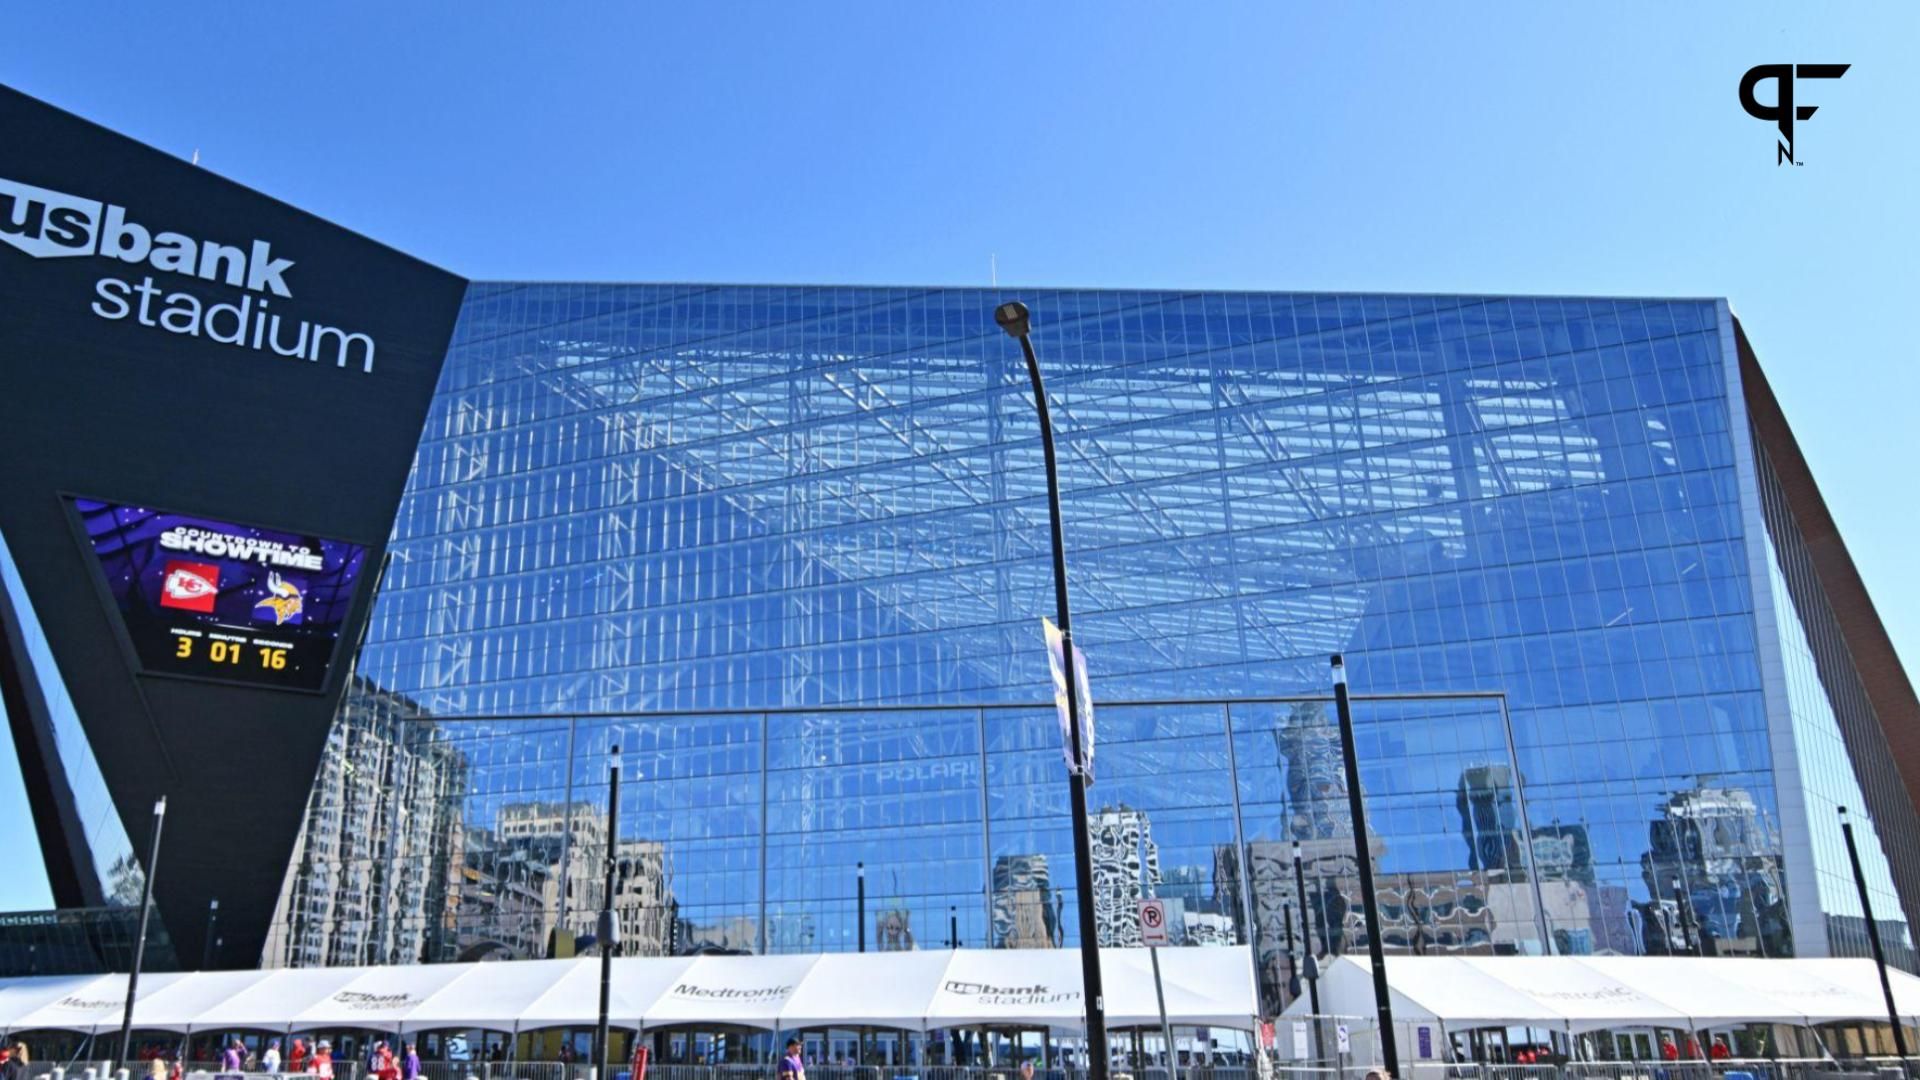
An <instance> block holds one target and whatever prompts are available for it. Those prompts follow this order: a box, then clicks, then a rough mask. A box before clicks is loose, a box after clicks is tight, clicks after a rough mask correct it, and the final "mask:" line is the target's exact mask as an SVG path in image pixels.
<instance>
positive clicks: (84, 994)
mask: <svg viewBox="0 0 1920 1080" xmlns="http://www.w3.org/2000/svg"><path fill="white" fill-rule="evenodd" d="M186 977H187V976H185V975H179V974H171V973H169V974H156V975H148V976H145V977H143V978H142V979H141V980H140V995H139V998H138V999H137V1000H136V1001H135V1003H134V1012H135V1013H136V1014H138V1013H139V1011H140V1002H144V1001H146V1000H147V999H148V998H150V997H152V996H153V995H155V994H157V993H160V992H162V991H164V990H166V989H167V988H168V987H169V986H171V985H172V984H174V983H176V982H178V981H180V980H181V979H184V978H186ZM126 1010H127V980H126V979H125V978H124V977H116V976H113V975H99V976H95V977H94V979H93V980H92V981H91V982H88V983H86V984H85V985H83V986H78V987H74V988H72V989H69V990H68V991H67V992H66V993H65V994H62V995H61V996H60V997H58V998H55V999H54V1000H52V1001H49V1002H46V1003H45V1004H43V1005H41V1006H40V1007H39V1008H37V1009H34V1010H32V1011H31V1012H28V1013H26V1014H25V1015H23V1016H22V1017H21V1018H20V1020H19V1021H18V1022H17V1023H16V1025H15V1026H16V1027H18V1028H20V1029H30V1028H60V1029H64V1030H67V1031H84V1032H87V1033H89V1034H91V1033H93V1032H96V1031H106V1030H108V1029H114V1030H117V1029H118V1028H119V1027H120V1021H121V1020H122V1019H123V1018H124V1017H125V1015H126Z"/></svg>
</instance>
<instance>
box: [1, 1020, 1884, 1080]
mask: <svg viewBox="0 0 1920 1080" xmlns="http://www.w3.org/2000/svg"><path fill="white" fill-rule="evenodd" d="M1289 1034H1290V1033H1289ZM1370 1038H1371V1029H1370V1028H1369V1029H1360V1028H1357V1027H1356V1028H1354V1029H1352V1030H1350V1032H1349V1045H1350V1048H1351V1053H1350V1054H1349V1055H1348V1057H1347V1059H1346V1060H1332V1061H1328V1062H1326V1063H1321V1064H1315V1063H1313V1062H1311V1061H1301V1060H1297V1059H1294V1058H1292V1057H1290V1056H1285V1055H1282V1054H1280V1053H1279V1052H1278V1051H1277V1050H1266V1051H1261V1052H1259V1054H1258V1055H1257V1056H1256V1057H1255V1058H1254V1059H1253V1060H1252V1061H1251V1063H1249V1064H1244V1065H1243V1064H1226V1065H1219V1064H1210V1063H1199V1062H1189V1063H1184V1064H1182V1065H1180V1066H1179V1067H1178V1068H1177V1069H1173V1070H1169V1069H1168V1068H1167V1067H1166V1066H1165V1065H1162V1064H1143V1065H1135V1064H1129V1063H1127V1062H1125V1061H1124V1060H1123V1061H1120V1062H1116V1063H1115V1065H1114V1066H1113V1070H1112V1076H1113V1080H1366V1078H1367V1076H1368V1074H1369V1073H1372V1072H1375V1071H1377V1070H1379V1066H1378V1065H1377V1064H1376V1063H1375V1062H1374V1061H1373V1059H1372V1057H1371V1055H1370V1052H1369V1051H1370V1049H1371V1045H1372V1044H1371V1042H1370ZM1309 1043H1310V1044H1311V1040H1309ZM1325 1045H1326V1048H1327V1051H1328V1056H1329V1057H1330V1058H1337V1057H1338V1054H1337V1051H1336V1046H1337V1044H1336V1041H1335V1036H1334V1035H1333V1034H1332V1033H1330V1032H1329V1033H1327V1034H1326V1038H1325ZM1286 1049H1288V1050H1289V1051H1290V1050H1291V1049H1292V1047H1291V1045H1289V1046H1288V1047H1287V1048H1286ZM1403 1053H1404V1051H1403ZM106 1065H107V1063H106V1062H74V1063H42V1062H35V1063H33V1064H32V1065H31V1066H29V1070H28V1072H27V1080H44V1078H47V1077H49V1076H50V1075H51V1074H52V1072H53V1071H54V1070H55V1069H62V1070H64V1080H83V1077H84V1075H85V1071H86V1069H87V1068H89V1067H92V1068H94V1069H95V1070H96V1072H95V1080H112V1074H111V1073H110V1072H108V1071H107V1070H106V1068H105V1066H106ZM626 1071H627V1066H626V1065H625V1064H624V1063H616V1064H615V1065H614V1066H613V1067H612V1068H611V1069H609V1070H608V1072H607V1074H606V1075H605V1076H601V1077H599V1078H598V1080H617V1077H618V1075H619V1074H620V1073H623V1072H626ZM776 1071H777V1065H776V1063H774V1062H766V1063H764V1064H740V1063H733V1064H717V1065H659V1064H656V1065H649V1066H648V1068H647V1076H646V1080H774V1077H775V1075H776ZM361 1072H362V1066H361V1065H360V1063H358V1062H335V1064H334V1077H335V1080H362V1077H361ZM183 1074H184V1076H185V1077H186V1078H187V1080H213V1078H214V1077H215V1076H231V1075H232V1074H227V1073H222V1072H221V1070H220V1069H219V1063H218V1062H209V1061H192V1062H188V1063H186V1066H185V1068H184V1069H183ZM421 1074H422V1080H589V1078H590V1077H592V1076H593V1075H594V1074H593V1069H592V1066H590V1065H588V1064H585V1063H580V1062H557V1061H526V1062H520V1061H472V1062H464V1061H430V1062H423V1063H422V1066H421ZM272 1075H274V1074H247V1077H248V1080H269V1078H270V1076H272ZM278 1075H281V1076H286V1077H289V1078H292V1077H296V1076H298V1075H299V1074H278ZM1019 1075H1020V1074H1019V1066H1018V1064H1017V1063H1014V1062H1007V1063H1003V1064H997V1065H991V1066H983V1065H809V1066H808V1067H807V1080H1019ZM144 1077H145V1073H144V1071H143V1070H134V1071H133V1072H132V1073H131V1075H130V1077H129V1080H144ZM1034 1077H1035V1080H1086V1076H1085V1072H1084V1070H1083V1069H1080V1068H1063V1067H1061V1066H1058V1065H1056V1066H1053V1067H1051V1068H1039V1067H1036V1068H1035V1070H1034ZM1382 1080H1385V1077H1384V1074H1383V1075H1382ZM1398 1080H1920V1058H1908V1059H1906V1060H1905V1061H1902V1060H1900V1059H1898V1058H1871V1059H1864V1060H1835V1059H1831V1058H1827V1059H1815V1058H1800V1059H1795V1058H1768V1059H1751V1060H1749V1059H1728V1060H1721V1061H1711V1062H1709V1061H1569V1062H1565V1063H1563V1064H1559V1065H1553V1064H1536V1065H1506V1064H1495V1063H1484V1064H1483V1063H1476V1062H1442V1061H1414V1062H1404V1061H1403V1064H1402V1074H1401V1077H1400V1078H1398Z"/></svg>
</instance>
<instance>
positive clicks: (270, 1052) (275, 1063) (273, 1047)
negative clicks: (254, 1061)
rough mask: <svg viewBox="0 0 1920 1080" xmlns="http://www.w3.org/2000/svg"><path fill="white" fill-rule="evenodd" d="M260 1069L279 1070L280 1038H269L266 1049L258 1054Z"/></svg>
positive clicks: (274, 1071) (265, 1070) (266, 1070)
mask: <svg viewBox="0 0 1920 1080" xmlns="http://www.w3.org/2000/svg"><path fill="white" fill-rule="evenodd" d="M260 1071H261V1072H270V1073H277V1072H279V1071H280V1040H279V1039H269V1040H268V1041H267V1049H266V1051H265V1052H263V1053H262V1054H261V1055H260Z"/></svg>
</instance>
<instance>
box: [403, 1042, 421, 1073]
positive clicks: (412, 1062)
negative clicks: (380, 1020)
mask: <svg viewBox="0 0 1920 1080" xmlns="http://www.w3.org/2000/svg"><path fill="white" fill-rule="evenodd" d="M400 1080H420V1051H419V1050H418V1049H417V1048H415V1046H414V1045H413V1044H412V1043H408V1044H407V1056H406V1057H404V1058H401V1059H400Z"/></svg>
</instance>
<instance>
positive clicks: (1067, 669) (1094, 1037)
mask: <svg viewBox="0 0 1920 1080" xmlns="http://www.w3.org/2000/svg"><path fill="white" fill-rule="evenodd" d="M993 320H994V322H996V323H999V324H1000V329H1002V330H1005V331H1006V332H1007V334H1008V336H1010V337H1012V338H1014V339H1016V340H1018V341H1019V342H1020V351H1021V353H1023V354H1024V355H1025V357H1026V361H1027V380H1028V381H1029V382H1030V383H1032V384H1033V408H1034V412H1035V413H1037V414H1038V416H1039V420H1040V450H1041V453H1042V455H1043V456H1044V457H1045V459H1046V466H1047V520H1048V523H1049V524H1050V525H1051V527H1052V533H1053V605H1054V609H1055V610H1054V614H1055V618H1056V619H1057V621H1058V622H1059V624H1060V664H1061V670H1062V672H1064V674H1065V677H1066V679H1065V681H1066V697H1067V738H1068V748H1069V750H1070V751H1071V753H1072V755H1073V767H1072V768H1071V769H1070V770H1069V772H1068V774H1067V783H1068V788H1067V791H1068V802H1069V807H1070V809H1071V810H1072V813H1073V883H1074V892H1075V894H1076V895H1075V899H1076V900H1077V901H1078V903H1077V904H1076V907H1077V908H1078V909H1079V915H1080V980H1081V984H1082V988H1083V989H1082V994H1083V996H1084V998H1085V1000H1086V1009H1087V1080H1107V1073H1108V1069H1107V1065H1108V1062H1107V1001H1106V995H1105V994H1104V993H1103V991H1102V989H1101V985H1100V928H1099V922H1098V920H1097V918H1096V916H1095V914H1094V910H1093V845H1092V842H1091V840H1090V839H1089V838H1088V830H1087V774H1086V764H1087V759H1086V757H1085V755H1084V754H1083V752H1082V748H1081V746H1080V701H1079V686H1078V683H1077V679H1076V676H1075V674H1074V670H1073V614H1072V611H1071V610H1070V608H1069V606H1068V604H1067V546H1066V536H1065V533H1064V531H1063V529H1062V528H1061V524H1060V466H1059V462H1058V461H1057V459H1056V458H1055V455H1054V448H1053V419H1052V417H1051V415H1050V414H1049V413H1048V411H1047V388H1046V383H1045V382H1044V381H1043V380H1042V379H1041V378H1040V360H1039V358H1038V357H1037V356H1035V355H1034V352H1033V341H1032V339H1031V338H1030V337H1029V336H1028V331H1029V330H1030V328H1031V316H1030V315H1029V314H1028V312H1027V305H1025V304H1023V303H1021V302H1019V301H1018V300H1013V301H1009V302H1007V303H1004V304H1001V305H1000V306H999V307H997V308H995V309H994V311H993Z"/></svg>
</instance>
